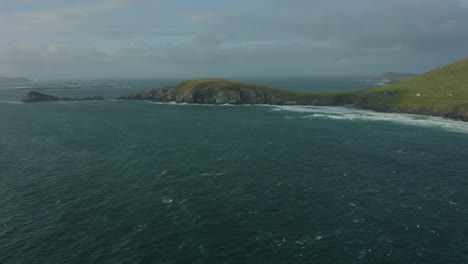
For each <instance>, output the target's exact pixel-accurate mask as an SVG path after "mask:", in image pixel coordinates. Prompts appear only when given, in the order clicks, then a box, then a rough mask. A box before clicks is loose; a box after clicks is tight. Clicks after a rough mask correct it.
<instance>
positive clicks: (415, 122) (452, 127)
mask: <svg viewBox="0 0 468 264" xmlns="http://www.w3.org/2000/svg"><path fill="white" fill-rule="evenodd" d="M273 110H274V111H291V112H297V113H304V114H306V115H304V116H303V117H304V118H310V119H337V120H361V121H388V122H397V123H400V124H405V125H412V126H425V127H437V128H442V129H445V130H449V131H454V132H462V133H468V122H462V121H456V120H451V119H446V118H442V117H433V116H423V115H413V114H400V113H378V112H374V111H370V110H362V109H354V108H344V107H334V106H275V107H274V109H273Z"/></svg>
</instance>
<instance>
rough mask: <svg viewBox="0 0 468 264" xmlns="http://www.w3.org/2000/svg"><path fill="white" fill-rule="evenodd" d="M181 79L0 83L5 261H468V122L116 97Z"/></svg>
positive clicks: (300, 86) (337, 82) (284, 84)
mask: <svg viewBox="0 0 468 264" xmlns="http://www.w3.org/2000/svg"><path fill="white" fill-rule="evenodd" d="M245 80H246V81H251V82H257V83H259V84H265V85H270V86H274V87H278V88H286V89H291V90H298V91H338V90H353V89H365V88H370V87H373V86H374V87H375V86H377V85H379V84H377V83H374V82H370V81H364V80H365V78H329V79H327V78H301V79H298V78H291V79H284V78H283V79H280V78H276V79H267V78H257V79H245ZM178 81H179V80H134V81H131V80H128V81H122V80H120V81H115V80H113V81H112V80H111V81H83V80H81V81H77V82H73V83H67V82H38V83H33V84H32V85H31V84H30V85H28V86H34V87H36V88H38V87H39V88H48V87H54V89H45V90H41V92H44V93H49V94H54V95H59V96H70V97H84V96H93V95H101V96H104V97H106V98H107V99H106V100H105V101H82V102H48V103H37V104H23V103H17V101H18V100H19V99H20V98H21V96H22V94H24V93H25V92H26V91H25V90H21V89H24V88H25V87H24V86H15V87H11V86H4V87H2V88H0V263H8V264H10V263H28V264H29V263H67V264H68V263H216V264H218V263H268V264H270V263H424V264H430V263H434V264H435V263H468V123H464V122H459V121H453V120H448V119H443V118H437V117H426V116H419V115H405V114H390V113H376V112H371V111H363V110H356V109H345V108H339V107H310V106H309V107H307V106H228V105H225V106H209V105H175V104H158V103H152V102H143V101H119V100H114V99H112V98H115V97H117V96H121V95H126V94H128V93H131V92H136V91H141V90H144V89H147V88H153V87H158V86H164V85H171V84H175V83H177V82H178ZM63 86H67V87H66V89H65V88H64V89H62V88H63ZM61 87H62V88H61ZM70 88H73V89H70Z"/></svg>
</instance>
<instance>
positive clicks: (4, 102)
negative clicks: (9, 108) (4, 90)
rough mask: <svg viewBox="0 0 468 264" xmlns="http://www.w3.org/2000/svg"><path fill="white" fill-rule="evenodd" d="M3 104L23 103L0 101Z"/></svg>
mask: <svg viewBox="0 0 468 264" xmlns="http://www.w3.org/2000/svg"><path fill="white" fill-rule="evenodd" d="M0 103H1V104H21V102H18V101H0Z"/></svg>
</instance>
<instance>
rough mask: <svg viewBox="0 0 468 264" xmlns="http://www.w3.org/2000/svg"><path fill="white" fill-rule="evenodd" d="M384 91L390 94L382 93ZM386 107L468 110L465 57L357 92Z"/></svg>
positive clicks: (467, 66) (467, 71)
mask: <svg viewBox="0 0 468 264" xmlns="http://www.w3.org/2000/svg"><path fill="white" fill-rule="evenodd" d="M385 91H389V92H391V93H393V94H392V95H388V94H387V95H385ZM356 94H358V95H360V96H366V97H370V98H372V100H373V101H374V102H376V103H379V104H383V105H389V106H403V107H406V106H426V107H434V108H437V109H439V110H444V111H453V110H462V111H466V110H468V58H467V59H463V60H461V61H458V62H455V63H453V64H450V65H448V66H445V67H442V68H440V69H437V70H434V71H430V72H428V73H425V74H422V75H419V76H416V77H413V78H410V79H407V80H404V81H401V82H399V83H395V84H391V85H387V86H384V87H380V88H375V89H369V90H366V91H358V92H356Z"/></svg>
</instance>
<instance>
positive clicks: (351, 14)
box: [0, 0, 468, 80]
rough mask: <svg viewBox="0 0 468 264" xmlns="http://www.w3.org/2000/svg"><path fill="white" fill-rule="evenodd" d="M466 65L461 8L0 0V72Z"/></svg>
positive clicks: (463, 0) (263, 72)
mask: <svg viewBox="0 0 468 264" xmlns="http://www.w3.org/2000/svg"><path fill="white" fill-rule="evenodd" d="M465 57H468V0H313V1H312V0H224V1H219V0H197V1H194V0H170V1H169V0H165V1H164V0H74V1H69V0H41V1H38V0H0V76H26V77H29V78H33V79H39V80H41V79H78V78H98V79H105V78H183V77H191V78H195V77H197V78H203V77H236V76H239V77H255V76H262V77H295V76H298V77H299V76H301V77H306V76H340V75H361V76H372V75H376V74H380V73H383V72H388V71H396V72H410V73H417V74H419V73H424V72H426V71H429V70H431V69H434V68H438V67H441V66H443V65H446V64H449V63H452V62H455V61H458V60H460V59H463V58H465Z"/></svg>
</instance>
